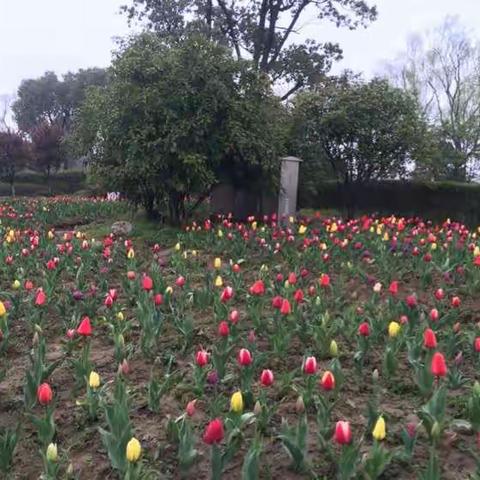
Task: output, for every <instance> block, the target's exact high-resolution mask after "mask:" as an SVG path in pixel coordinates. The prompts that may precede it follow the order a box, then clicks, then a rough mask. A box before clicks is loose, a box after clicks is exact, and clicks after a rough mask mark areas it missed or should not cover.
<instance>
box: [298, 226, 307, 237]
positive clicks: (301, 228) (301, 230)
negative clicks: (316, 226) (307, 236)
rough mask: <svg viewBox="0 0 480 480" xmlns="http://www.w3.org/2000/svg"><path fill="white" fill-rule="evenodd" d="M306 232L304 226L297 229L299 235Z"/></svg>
mask: <svg viewBox="0 0 480 480" xmlns="http://www.w3.org/2000/svg"><path fill="white" fill-rule="evenodd" d="M306 231H307V227H306V226H305V225H300V227H299V228H298V233H299V234H300V235H303V234H304V233H305V232H306Z"/></svg>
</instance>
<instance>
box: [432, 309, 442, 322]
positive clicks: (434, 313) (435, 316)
mask: <svg viewBox="0 0 480 480" xmlns="http://www.w3.org/2000/svg"><path fill="white" fill-rule="evenodd" d="M439 318H440V314H439V313H438V310H437V309H436V308H432V309H431V310H430V320H431V321H432V322H436V321H437V320H438V319H439Z"/></svg>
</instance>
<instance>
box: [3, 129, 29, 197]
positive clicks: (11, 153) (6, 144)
mask: <svg viewBox="0 0 480 480" xmlns="http://www.w3.org/2000/svg"><path fill="white" fill-rule="evenodd" d="M29 154H30V149H29V145H28V143H27V142H26V141H25V140H24V138H23V137H22V135H21V134H20V133H19V132H14V131H13V130H10V129H8V130H3V131H0V178H1V179H2V181H4V182H8V184H9V185H10V191H11V194H12V196H14V195H15V178H16V174H17V173H18V171H19V170H21V169H22V168H23V167H24V166H25V165H26V163H27V161H28V160H29V158H30V155H29Z"/></svg>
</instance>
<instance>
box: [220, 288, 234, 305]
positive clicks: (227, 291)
mask: <svg viewBox="0 0 480 480" xmlns="http://www.w3.org/2000/svg"><path fill="white" fill-rule="evenodd" d="M232 297H233V288H232V287H225V288H224V289H223V291H222V293H221V294H220V301H221V302H222V303H225V302H228V300H230V299H231V298H232Z"/></svg>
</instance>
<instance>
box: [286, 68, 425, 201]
mask: <svg viewBox="0 0 480 480" xmlns="http://www.w3.org/2000/svg"><path fill="white" fill-rule="evenodd" d="M292 117H293V121H292V124H293V125H294V127H293V136H294V145H296V148H297V149H298V150H297V151H298V152H299V155H300V156H301V157H302V158H304V160H305V165H306V167H307V168H308V165H309V164H310V163H314V162H315V161H316V160H317V159H318V157H320V160H323V162H324V163H322V164H320V165H321V167H322V168H324V169H325V168H326V167H327V166H328V167H329V170H330V175H333V177H334V178H335V179H336V180H337V181H338V182H339V183H340V185H342V188H343V190H344V192H345V194H346V197H347V203H348V204H347V207H348V208H351V207H352V206H353V201H354V199H353V198H352V195H353V193H354V188H353V187H354V185H355V184H358V183H365V182H369V181H372V180H380V179H393V178H402V177H404V176H405V175H406V173H407V168H408V164H409V161H411V160H412V159H414V158H416V157H418V156H419V155H421V151H422V148H423V147H424V142H423V138H424V133H425V130H426V125H425V123H424V122H423V120H422V117H421V114H420V112H419V108H418V105H417V103H416V101H415V99H414V98H413V97H412V96H411V95H409V94H408V93H406V92H404V91H403V90H401V89H399V88H395V87H392V86H391V85H390V84H389V83H388V82H387V81H386V80H381V79H373V80H371V81H369V82H367V83H366V82H363V81H362V80H361V79H359V78H358V77H349V76H344V77H342V78H337V79H329V80H328V81H327V82H325V84H324V85H323V86H322V87H319V88H318V90H317V91H314V92H305V93H302V94H300V95H298V97H297V98H296V99H295V102H294V110H293V113H292ZM325 163H326V164H325Z"/></svg>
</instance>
